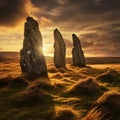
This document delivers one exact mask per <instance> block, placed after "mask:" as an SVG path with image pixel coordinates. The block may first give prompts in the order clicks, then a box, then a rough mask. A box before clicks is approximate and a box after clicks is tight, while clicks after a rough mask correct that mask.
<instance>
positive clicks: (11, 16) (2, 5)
mask: <svg viewBox="0 0 120 120" xmlns="http://www.w3.org/2000/svg"><path fill="white" fill-rule="evenodd" d="M27 2H28V0H0V25H1V26H15V25H16V24H17V23H18V22H19V21H21V20H23V19H24V18H25V16H26V15H27V11H26V8H25V7H26V3H27Z"/></svg>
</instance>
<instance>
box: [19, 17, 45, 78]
mask: <svg viewBox="0 0 120 120" xmlns="http://www.w3.org/2000/svg"><path fill="white" fill-rule="evenodd" d="M42 47H43V46H42V37H41V33H40V31H39V26H38V23H37V21H36V20H34V19H33V18H32V17H27V22H26V23H25V26H24V41H23V48H22V50H21V51H20V56H21V58H20V66H21V70H22V73H23V74H24V75H25V76H26V77H29V78H33V77H40V76H43V75H46V74H47V67H46V61H45V57H44V55H43V52H42Z"/></svg>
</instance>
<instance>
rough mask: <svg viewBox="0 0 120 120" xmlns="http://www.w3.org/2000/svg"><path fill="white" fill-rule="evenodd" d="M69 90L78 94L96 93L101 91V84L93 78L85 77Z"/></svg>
mask: <svg viewBox="0 0 120 120" xmlns="http://www.w3.org/2000/svg"><path fill="white" fill-rule="evenodd" d="M69 92H71V93H74V94H78V95H80V94H83V95H96V94H98V93H100V92H101V86H100V85H99V84H98V83H97V82H96V81H95V80H94V79H93V78H87V79H83V80H79V81H78V82H76V83H75V84H74V85H73V86H72V87H71V88H70V90H69Z"/></svg>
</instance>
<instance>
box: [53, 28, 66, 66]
mask: <svg viewBox="0 0 120 120" xmlns="http://www.w3.org/2000/svg"><path fill="white" fill-rule="evenodd" d="M65 55H66V46H65V42H64V40H63V37H62V35H61V33H60V32H59V31H58V29H55V30H54V64H55V66H56V67H57V68H60V67H66V60H65Z"/></svg>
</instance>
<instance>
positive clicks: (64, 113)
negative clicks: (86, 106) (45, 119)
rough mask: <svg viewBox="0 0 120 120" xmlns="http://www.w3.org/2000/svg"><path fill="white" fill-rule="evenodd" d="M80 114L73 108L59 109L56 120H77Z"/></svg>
mask: <svg viewBox="0 0 120 120" xmlns="http://www.w3.org/2000/svg"><path fill="white" fill-rule="evenodd" d="M78 118H79V113H78V112H77V111H75V110H73V109H72V108H71V107H58V108H57V110H56V116H55V118H54V120H77V119H78Z"/></svg>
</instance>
